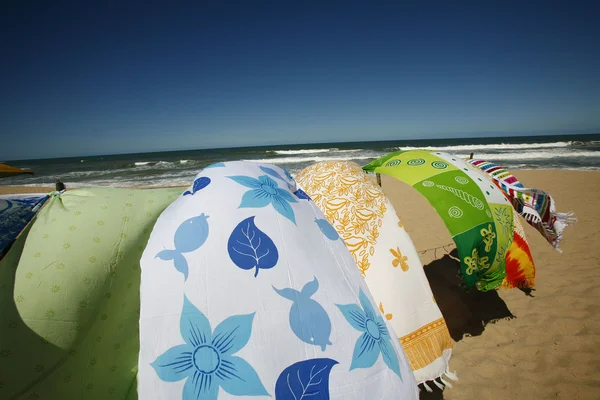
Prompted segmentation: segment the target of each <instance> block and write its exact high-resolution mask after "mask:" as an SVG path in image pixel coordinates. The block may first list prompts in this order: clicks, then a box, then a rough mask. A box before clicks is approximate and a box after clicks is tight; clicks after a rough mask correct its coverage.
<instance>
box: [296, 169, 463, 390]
mask: <svg viewBox="0 0 600 400" xmlns="http://www.w3.org/2000/svg"><path fill="white" fill-rule="evenodd" d="M296 182H297V184H298V185H299V187H300V188H301V189H302V190H303V191H304V192H306V193H307V194H308V195H309V196H310V197H311V199H312V200H313V201H314V203H315V205H316V206H317V207H319V208H320V209H321V211H322V212H323V214H325V216H326V217H327V219H328V221H329V222H330V223H331V224H332V225H333V226H334V227H335V229H336V230H337V232H338V233H339V235H340V237H341V238H342V239H343V240H344V242H345V243H346V246H347V247H348V249H349V250H350V253H352V255H353V257H354V260H355V262H356V265H357V267H358V269H359V270H360V272H361V273H362V275H363V276H364V278H365V280H366V282H367V285H368V286H369V289H370V290H371V293H372V294H373V297H374V298H375V300H376V301H377V303H378V304H379V310H380V311H381V313H382V315H383V316H384V318H386V319H387V320H388V321H389V323H390V324H391V325H392V327H393V328H394V331H395V332H396V334H397V335H399V337H398V340H399V341H400V343H401V344H402V346H403V348H404V351H405V352H406V354H407V356H408V359H409V361H410V364H411V367H412V369H413V371H414V374H415V378H416V379H417V382H419V383H421V382H425V381H428V380H431V379H435V378H438V377H440V376H442V375H443V374H444V373H445V372H447V370H448V361H449V359H450V356H451V353H452V339H451V338H450V334H449V332H448V327H447V326H446V322H445V320H444V318H443V316H442V314H441V312H440V310H439V308H438V306H437V304H435V299H434V297H433V293H432V292H431V288H430V286H429V282H428V281H427V278H426V276H425V273H424V271H423V266H422V265H421V262H420V260H419V257H418V254H417V251H416V249H415V247H414V245H413V243H412V241H411V240H410V237H409V236H408V234H407V233H406V230H405V229H404V226H403V224H402V222H401V221H400V219H399V218H398V216H397V215H396V211H395V210H394V207H393V206H392V204H391V203H390V201H389V200H388V199H387V197H386V196H385V194H384V192H383V190H382V189H381V188H380V187H379V186H377V185H376V184H375V183H374V182H373V181H372V180H371V179H370V178H369V177H368V176H367V175H366V174H365V173H364V172H363V170H362V168H361V167H360V166H359V165H358V164H356V163H353V162H348V161H329V162H321V163H317V164H314V165H311V166H310V167H308V168H306V169H304V170H302V171H301V172H300V173H299V174H298V175H297V176H296Z"/></svg>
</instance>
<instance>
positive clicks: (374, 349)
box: [151, 164, 402, 400]
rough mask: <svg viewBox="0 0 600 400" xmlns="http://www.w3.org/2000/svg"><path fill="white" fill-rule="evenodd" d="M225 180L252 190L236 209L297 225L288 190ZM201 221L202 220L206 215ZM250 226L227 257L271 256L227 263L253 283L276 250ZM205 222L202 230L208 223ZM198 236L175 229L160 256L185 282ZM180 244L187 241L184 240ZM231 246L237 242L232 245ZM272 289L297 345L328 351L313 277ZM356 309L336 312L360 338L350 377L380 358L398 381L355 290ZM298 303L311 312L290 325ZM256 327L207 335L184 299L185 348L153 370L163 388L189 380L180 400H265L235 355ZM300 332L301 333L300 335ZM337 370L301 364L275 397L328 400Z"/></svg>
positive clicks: (379, 321) (383, 330) (236, 322)
mask: <svg viewBox="0 0 600 400" xmlns="http://www.w3.org/2000/svg"><path fill="white" fill-rule="evenodd" d="M220 166H224V165H222V164H214V165H213V166H211V167H220ZM261 170H262V171H263V172H267V173H268V174H269V175H271V176H275V175H278V174H277V172H276V171H275V170H273V169H271V168H267V167H261ZM283 171H284V172H285V175H286V177H287V178H288V179H290V180H291V181H292V182H293V178H292V177H291V176H290V175H289V173H288V172H287V171H286V170H283ZM228 178H229V179H231V180H233V181H235V182H237V183H238V184H240V185H242V186H245V187H247V188H250V189H251V190H249V191H247V192H246V193H245V194H244V195H243V196H242V201H241V204H240V206H239V208H261V207H266V206H268V205H269V204H271V205H272V206H273V207H274V209H275V210H276V211H277V212H278V213H279V214H281V215H282V216H284V217H286V218H287V219H289V220H290V221H292V222H293V223H294V224H296V219H295V214H294V211H293V209H292V207H291V206H290V203H295V202H297V201H296V199H295V198H294V197H293V196H292V195H291V193H290V192H289V191H288V190H285V189H282V188H280V187H279V186H278V185H277V183H276V182H275V181H274V180H273V179H271V178H270V177H269V176H267V175H263V176H259V177H258V179H256V178H253V177H249V176H229V177H228ZM277 178H279V179H281V180H282V181H284V182H285V179H284V178H282V177H281V176H280V175H278V176H277ZM192 194H193V193H192ZM294 194H295V195H296V196H297V197H298V198H300V199H310V198H309V197H308V195H306V194H305V193H304V192H302V191H301V190H298V191H297V192H295V193H294ZM201 217H204V218H207V217H205V216H204V215H202V216H201ZM196 218H200V217H196ZM254 218H255V217H250V218H247V219H246V220H244V221H242V223H240V224H239V225H238V226H237V227H236V228H235V230H234V232H233V233H232V236H231V237H230V239H229V243H228V251H229V253H230V256H231V254H233V253H232V251H233V250H235V249H237V247H239V246H241V245H242V243H243V244H244V245H246V247H248V248H251V249H253V250H254V252H255V253H256V249H255V247H256V248H259V247H260V246H259V244H260V245H262V244H263V242H264V244H265V245H266V249H267V250H269V253H268V254H267V255H265V256H264V257H262V253H260V254H261V258H260V259H257V258H258V256H257V257H255V259H256V262H254V263H249V262H246V260H245V259H243V257H242V255H244V254H242V255H240V256H239V257H238V256H237V254H238V253H240V252H239V251H238V252H237V253H235V252H234V253H235V254H234V255H235V257H233V258H232V260H233V261H234V262H235V264H236V265H237V266H238V267H240V268H241V269H246V270H247V269H255V274H254V276H255V277H256V275H257V274H258V271H259V269H261V268H264V269H268V268H272V267H273V266H274V265H275V264H276V263H277V257H278V256H277V248H276V247H275V246H274V244H273V243H272V241H271V240H270V238H269V237H268V236H266V234H265V233H264V232H262V231H260V230H259V229H258V228H257V227H256V225H254ZM202 222H204V224H206V222H205V221H202ZM315 222H316V225H317V226H318V228H319V229H320V230H321V232H322V234H324V236H326V237H327V238H328V239H331V240H335V239H338V238H339V236H337V232H335V230H332V229H333V228H332V227H331V229H330V226H324V222H326V221H325V220H323V222H322V221H320V220H318V219H317V220H315ZM182 225H184V224H182ZM327 225H329V224H327ZM202 228H204V229H201V231H202V232H201V233H202V234H200V235H198V234H196V233H195V232H192V230H190V229H189V228H188V230H189V232H186V234H184V235H182V234H181V233H182V232H181V231H180V230H181V229H182V228H181V227H180V228H179V229H178V232H177V234H176V236H180V237H178V238H176V239H179V240H175V250H164V251H163V252H161V254H159V255H158V257H159V258H162V259H175V267H176V268H177V269H178V270H179V271H180V272H182V273H184V276H185V277H186V278H187V265H185V268H184V267H183V261H185V260H183V261H181V260H179V264H181V265H182V266H181V267H180V266H178V265H179V264H178V258H183V257H182V256H180V253H183V252H189V251H192V250H193V249H195V248H198V247H200V246H201V245H202V243H203V242H204V241H205V240H206V236H207V233H208V229H207V227H205V226H202ZM242 228H243V229H246V231H244V230H243V229H242ZM238 230H239V231H240V232H241V233H245V235H244V238H246V239H248V240H247V241H248V244H246V243H245V241H244V240H243V239H244V238H242V237H241V236H240V235H239V234H237V231H238ZM204 231H206V232H204ZM334 232H335V234H334ZM251 233H252V235H251ZM261 235H262V236H261ZM182 236H185V237H187V239H186V238H183V237H182ZM263 236H264V237H263ZM184 239H185V240H184ZM233 239H235V240H234V241H233V242H232V240H233ZM258 239H260V241H259V240H258ZM255 241H256V246H255V243H254V242H255ZM180 242H181V243H180ZM187 242H189V244H188V243H187ZM342 243H343V242H342ZM236 246H237V247H236ZM265 251H266V250H265ZM271 251H272V252H273V254H272V255H271V254H270V252H271ZM162 253H164V254H162ZM167 253H168V254H167ZM171 253H172V254H171ZM176 253H177V254H176ZM257 254H258V253H257ZM167 256H168V257H167ZM178 256H179V257H178ZM267 256H269V257H271V258H272V260H271V258H269V260H267ZM263 258H264V259H265V260H266V263H265V264H264V265H263V263H262V259H263ZM186 264H187V263H186ZM246 264H247V265H246ZM250 264H252V265H250ZM274 289H275V291H276V292H277V293H278V294H279V295H281V296H283V297H284V298H287V299H289V300H292V302H293V306H292V309H291V310H290V326H291V328H292V330H293V332H294V333H295V334H296V336H297V337H298V339H300V340H301V341H303V342H306V343H309V344H312V345H317V346H320V347H321V348H322V350H323V351H324V350H325V348H326V345H331V342H330V341H329V333H330V332H331V322H330V321H329V317H328V315H327V313H326V311H325V310H324V309H323V307H321V306H320V305H319V304H318V303H316V302H315V301H314V300H312V299H310V296H311V295H313V294H314V293H315V292H316V291H317V289H318V281H317V278H316V277H315V278H314V280H313V281H312V282H309V283H307V284H306V285H305V286H304V287H303V289H302V291H300V292H298V291H296V290H294V289H291V288H285V289H282V290H278V289H276V288H274ZM288 292H289V293H288ZM305 292H306V293H305ZM359 301H360V305H358V304H347V305H340V304H336V306H337V307H338V308H339V310H340V311H341V312H342V315H343V316H344V318H345V319H346V321H347V322H348V323H349V324H350V325H351V326H352V327H353V328H354V329H356V330H358V331H359V332H361V333H362V334H361V335H360V337H359V338H358V339H357V341H356V344H355V347H354V351H353V355H352V362H351V365H350V370H353V369H357V368H370V367H372V366H374V365H375V363H376V362H377V360H378V358H379V355H380V354H381V355H382V357H383V361H384V363H385V364H386V365H387V367H388V368H390V369H391V370H392V371H393V372H394V373H395V374H396V375H398V376H399V377H400V379H401V380H402V375H401V372H400V365H399V360H398V355H397V354H396V351H395V350H394V348H393V346H392V343H391V340H392V339H391V336H390V333H389V331H388V328H387V325H386V324H385V322H384V320H383V318H382V316H381V315H380V314H379V313H378V312H376V311H375V309H374V308H373V306H372V305H371V303H370V301H369V299H368V298H367V296H366V295H365V293H364V292H363V291H362V289H359ZM300 303H302V304H303V305H304V308H306V310H305V311H307V310H311V311H310V312H305V313H301V314H306V317H308V319H309V320H308V321H307V320H306V319H305V318H304V316H301V315H298V316H296V317H294V318H292V317H293V316H294V315H295V314H294V307H295V306H296V307H297V306H298V304H300ZM313 303H314V304H313ZM296 311H298V310H296ZM253 319H254V313H253V314H247V315H234V316H231V317H229V318H227V319H225V320H224V321H223V322H221V323H220V324H219V325H218V326H217V327H216V328H215V330H214V331H212V329H211V325H210V322H209V320H208V318H207V317H206V316H205V315H204V314H203V313H202V312H201V311H199V310H198V309H197V308H196V307H195V306H194V305H193V304H192V303H191V302H190V301H189V300H188V298H187V297H185V295H184V305H183V310H182V313H181V319H180V332H181V335H182V338H183V340H184V342H185V344H182V345H177V346H174V347H172V348H170V349H168V350H167V351H166V352H165V353H163V354H162V355H161V356H159V357H158V358H157V359H156V360H155V361H154V362H153V363H151V365H152V367H153V368H154V370H155V371H156V373H157V375H158V377H159V378H160V379H161V380H163V381H166V382H176V381H181V380H183V379H186V382H185V384H184V386H183V392H182V399H186V400H188V399H203V400H214V399H217V398H218V395H219V388H221V389H223V390H224V391H225V392H227V393H229V394H230V395H233V396H270V395H269V393H268V392H267V390H266V389H265V387H264V385H263V384H262V382H261V379H260V377H259V376H258V374H257V372H256V371H255V370H254V368H253V367H252V366H251V365H250V364H249V363H248V362H247V361H245V360H244V359H242V358H240V357H237V356H235V355H234V354H235V353H237V352H238V351H240V350H241V349H242V348H244V347H245V346H246V344H248V342H249V340H250V336H251V331H252V323H253ZM313 319H317V320H319V321H320V324H317V325H319V326H316V325H315V324H311V322H314V321H312V320H313ZM304 325H306V326H305V327H304ZM311 327H312V328H311ZM305 328H311V329H309V330H310V332H308V331H307V332H304V330H305ZM321 331H322V334H321ZM315 332H316V333H315ZM305 336H306V337H305ZM314 336H318V338H317V339H315V338H314ZM321 336H322V337H321ZM311 338H312V340H311ZM336 364H337V361H335V360H331V359H327V358H323V359H312V360H304V361H302V360H299V361H298V362H297V363H295V364H293V365H291V366H289V367H287V368H286V369H285V370H284V371H283V372H282V373H281V375H280V377H279V379H278V380H277V382H276V387H275V389H274V390H275V397H276V398H289V396H290V395H291V396H293V397H294V398H296V397H299V398H302V399H303V398H304V397H308V396H314V395H318V396H320V398H323V399H328V398H329V387H328V386H329V382H328V381H329V378H328V376H329V372H330V371H331V368H332V367H333V366H334V365H336ZM292 375H293V376H292Z"/></svg>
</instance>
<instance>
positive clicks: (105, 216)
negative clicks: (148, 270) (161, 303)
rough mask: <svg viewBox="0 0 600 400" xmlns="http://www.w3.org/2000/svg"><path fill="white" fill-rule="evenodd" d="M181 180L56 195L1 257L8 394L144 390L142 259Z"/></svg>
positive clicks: (108, 394)
mask: <svg viewBox="0 0 600 400" xmlns="http://www.w3.org/2000/svg"><path fill="white" fill-rule="evenodd" d="M181 192H182V190H181V189H153V190H129V189H109V188H104V189H90V190H73V191H68V192H66V193H64V194H62V195H60V196H54V197H53V198H52V199H51V200H50V201H49V203H48V204H47V205H46V207H45V208H44V209H43V210H42V211H41V212H40V213H39V215H38V216H37V219H36V220H35V222H34V223H33V224H30V225H29V227H28V228H27V229H26V230H25V231H24V232H23V234H22V235H21V237H20V238H19V239H18V240H17V242H16V243H15V244H14V245H13V247H12V249H11V250H10V251H9V253H8V254H7V255H6V257H5V258H4V259H3V260H2V261H1V262H0V315H1V316H2V317H1V319H0V398H1V399H13V398H14V399H27V400H30V399H84V398H85V399H111V398H112V399H126V398H137V391H136V374H137V360H138V351H139V338H138V320H139V307H140V301H139V287H140V266H139V260H140V256H141V254H142V251H143V250H144V248H145V246H146V244H147V241H148V237H149V235H150V232H151V231H152V228H153V226H154V223H155V222H156V219H157V218H158V216H159V215H160V214H161V213H162V212H163V210H164V209H165V208H166V207H167V206H168V205H169V204H171V203H172V202H173V201H174V200H175V199H176V198H177V197H178V196H179V195H180V194H181Z"/></svg>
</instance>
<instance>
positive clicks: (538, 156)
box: [453, 150, 600, 161]
mask: <svg viewBox="0 0 600 400" xmlns="http://www.w3.org/2000/svg"><path fill="white" fill-rule="evenodd" d="M453 154H456V155H457V156H458V157H463V158H467V157H468V156H469V154H466V153H453ZM473 158H477V159H481V160H486V161H493V160H515V161H519V160H552V159H555V158H598V159H600V151H564V150H563V151H528V152H519V151H515V152H511V153H475V154H474V156H473Z"/></svg>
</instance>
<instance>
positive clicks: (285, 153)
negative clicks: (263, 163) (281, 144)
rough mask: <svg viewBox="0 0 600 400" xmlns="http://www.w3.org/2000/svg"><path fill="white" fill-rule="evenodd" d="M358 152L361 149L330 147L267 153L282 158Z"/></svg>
mask: <svg viewBox="0 0 600 400" xmlns="http://www.w3.org/2000/svg"><path fill="white" fill-rule="evenodd" d="M358 151H363V150H362V149H344V150H341V149H338V148H337V147H332V148H329V149H306V150H271V151H268V153H271V154H279V155H282V156H295V155H303V154H319V153H356V152H358Z"/></svg>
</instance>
